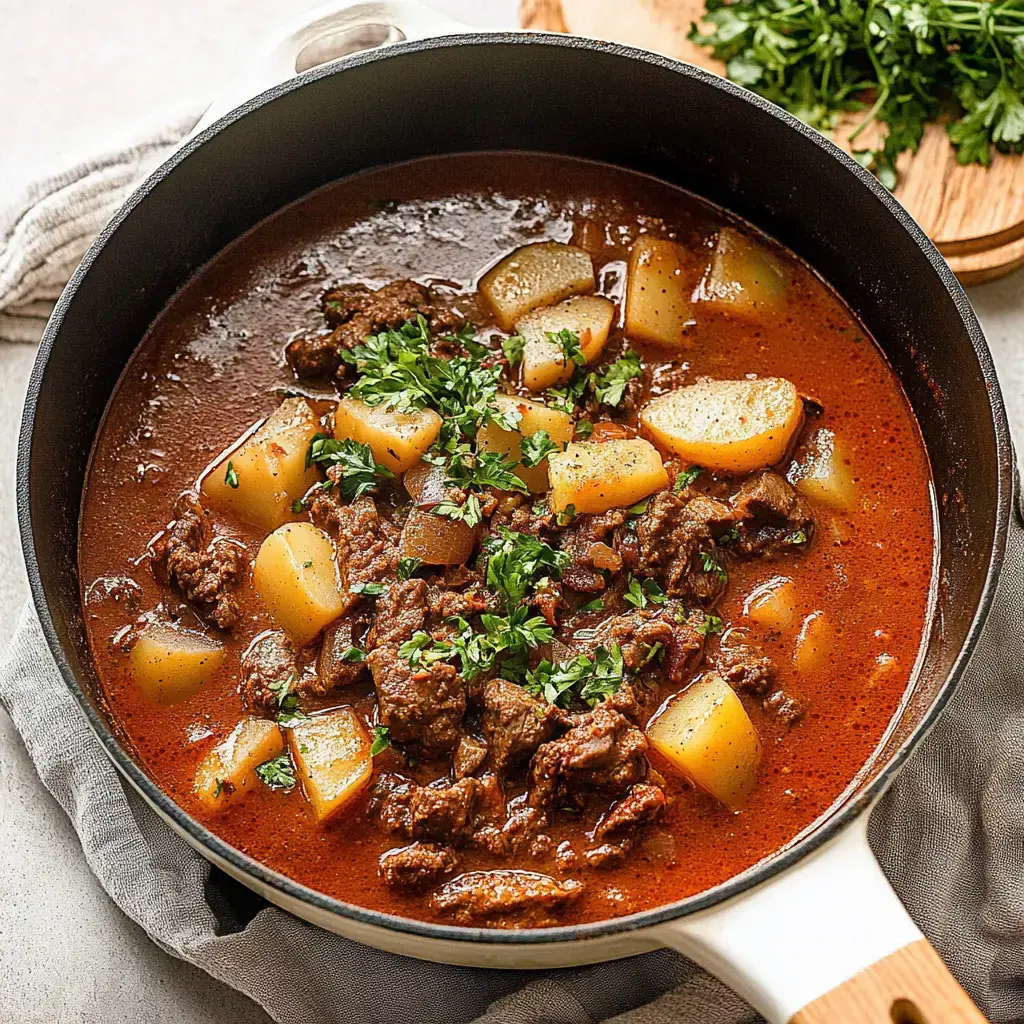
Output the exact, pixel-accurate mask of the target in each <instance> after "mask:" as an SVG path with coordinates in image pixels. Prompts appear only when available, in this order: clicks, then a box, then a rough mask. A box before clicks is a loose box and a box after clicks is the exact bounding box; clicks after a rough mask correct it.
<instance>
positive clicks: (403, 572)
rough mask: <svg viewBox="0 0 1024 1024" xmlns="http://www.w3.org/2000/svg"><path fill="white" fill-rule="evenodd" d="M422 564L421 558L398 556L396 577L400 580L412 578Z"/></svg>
mask: <svg viewBox="0 0 1024 1024" xmlns="http://www.w3.org/2000/svg"><path fill="white" fill-rule="evenodd" d="M422 564H423V559H422V558H400V559H399V560H398V578H399V579H400V580H408V579H412V577H413V575H415V573H416V570H417V569H419V567H420V566H421V565H422Z"/></svg>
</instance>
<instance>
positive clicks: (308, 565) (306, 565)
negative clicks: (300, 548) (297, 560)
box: [302, 558, 313, 569]
mask: <svg viewBox="0 0 1024 1024" xmlns="http://www.w3.org/2000/svg"><path fill="white" fill-rule="evenodd" d="M302 568H303V569H312V568H313V559H312V558H311V559H309V561H308V562H303V563H302Z"/></svg>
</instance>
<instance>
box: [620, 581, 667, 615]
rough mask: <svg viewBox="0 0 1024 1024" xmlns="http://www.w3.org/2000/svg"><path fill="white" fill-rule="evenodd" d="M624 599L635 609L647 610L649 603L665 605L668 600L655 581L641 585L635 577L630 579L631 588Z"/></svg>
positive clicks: (628, 588) (644, 582)
mask: <svg viewBox="0 0 1024 1024" xmlns="http://www.w3.org/2000/svg"><path fill="white" fill-rule="evenodd" d="M622 598H623V600H624V601H626V602H627V603H629V604H631V605H632V606H633V607H634V608H646V607H647V605H648V603H650V604H664V603H665V602H666V601H667V600H668V597H666V596H665V591H664V590H662V589H661V587H659V586H658V584H657V583H655V581H654V580H650V579H648V580H644V581H643V582H642V583H641V581H640V580H638V579H637V578H636V577H635V576H630V577H629V586H628V587H627V588H626V592H625V593H624V594H623V595H622Z"/></svg>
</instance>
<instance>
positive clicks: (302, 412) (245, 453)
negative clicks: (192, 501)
mask: <svg viewBox="0 0 1024 1024" xmlns="http://www.w3.org/2000/svg"><path fill="white" fill-rule="evenodd" d="M318 429H319V423H318V421H317V417H316V414H315V413H314V412H313V410H312V409H310V407H309V406H308V405H307V404H306V402H305V401H304V400H303V399H301V398H288V399H285V401H283V402H282V403H281V404H280V405H279V406H278V407H277V409H276V410H275V411H274V413H272V414H271V416H270V418H269V419H268V420H267V421H266V423H264V424H263V426H262V427H260V428H259V430H257V431H256V433H255V434H253V435H252V437H250V438H249V439H248V440H247V441H245V442H244V443H243V444H242V445H241V447H239V448H236V449H235V450H234V451H232V452H231V453H230V454H229V455H227V456H226V457H225V458H223V459H222V460H221V461H220V462H218V463H217V465H216V466H214V467H213V469H211V470H210V472H209V473H207V474H206V476H205V477H204V478H203V484H202V491H203V494H204V495H205V496H206V497H207V498H208V499H209V502H210V504H211V505H213V506H214V507H215V508H219V509H222V510H223V511H228V512H233V513H234V514H235V515H236V516H238V518H239V519H242V520H244V521H245V522H247V523H252V525H253V526H259V527H262V528H263V529H265V530H273V529H274V528H275V527H278V526H280V525H281V524H282V523H286V522H288V521H289V520H290V519H292V518H293V515H292V510H291V506H292V502H293V501H294V500H295V499H296V498H301V497H302V496H303V495H304V494H305V493H306V491H307V490H309V488H310V487H312V486H313V484H315V483H316V481H317V479H318V476H317V471H316V467H315V466H310V467H309V468H308V469H307V468H306V453H307V452H308V451H309V444H310V442H311V441H312V440H313V436H314V435H315V434H316V432H317V430H318ZM229 464H230V469H229V468H228V467H229ZM232 485H234V486H232Z"/></svg>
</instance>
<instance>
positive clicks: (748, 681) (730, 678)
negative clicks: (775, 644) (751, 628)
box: [711, 626, 772, 693]
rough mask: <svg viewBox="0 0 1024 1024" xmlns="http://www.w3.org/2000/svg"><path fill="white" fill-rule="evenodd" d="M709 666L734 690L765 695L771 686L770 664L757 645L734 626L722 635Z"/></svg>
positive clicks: (739, 628)
mask: <svg viewBox="0 0 1024 1024" xmlns="http://www.w3.org/2000/svg"><path fill="white" fill-rule="evenodd" d="M711 667H712V668H713V669H714V670H715V671H716V672H717V673H718V674H719V675H720V676H722V678H723V679H725V680H726V681H727V682H728V683H729V684H730V685H732V686H733V687H734V688H735V689H737V690H749V691H750V692H751V693H764V692H765V691H767V689H768V687H769V686H770V685H771V675H772V663H771V661H770V660H769V658H768V656H767V655H766V654H765V653H764V651H763V650H762V648H761V646H760V644H758V643H757V641H755V640H753V639H752V638H751V636H750V634H749V633H748V632H747V631H746V630H745V629H743V628H742V627H740V626H733V627H732V628H731V629H729V630H727V631H726V632H725V633H724V634H723V635H722V639H721V642H720V644H719V648H718V652H717V654H716V655H715V657H714V658H712V659H711Z"/></svg>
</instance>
